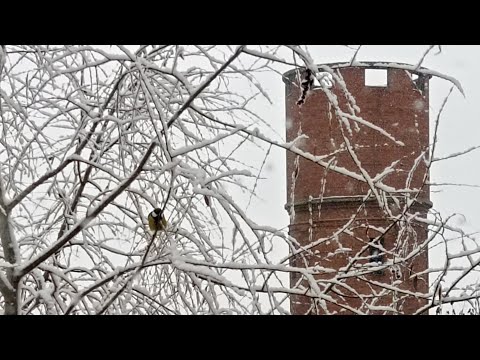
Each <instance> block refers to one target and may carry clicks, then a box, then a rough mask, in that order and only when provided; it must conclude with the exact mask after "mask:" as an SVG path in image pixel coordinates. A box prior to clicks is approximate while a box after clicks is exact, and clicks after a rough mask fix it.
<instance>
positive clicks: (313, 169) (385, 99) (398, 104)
mask: <svg viewBox="0 0 480 360" xmlns="http://www.w3.org/2000/svg"><path fill="white" fill-rule="evenodd" d="M340 73H341V76H342V77H343V79H344V81H345V83H346V85H347V88H348V90H349V91H350V93H351V94H352V95H353V96H354V98H355V100H356V104H357V105H358V106H359V107H360V110H361V111H360V112H359V113H358V115H359V116H361V117H362V118H363V119H365V120H367V121H369V122H371V123H372V124H375V125H377V126H378V127H381V128H382V129H384V130H385V131H386V132H388V133H389V134H391V135H392V136H393V137H394V138H395V139H396V140H398V141H401V142H402V143H403V144H404V146H401V145H399V144H396V143H395V142H394V141H392V140H390V139H388V138H387V137H385V136H384V135H382V134H380V133H379V132H377V131H374V130H372V129H370V128H367V127H366V126H364V125H361V124H358V126H359V131H357V129H356V127H355V125H354V122H353V121H350V122H349V123H350V128H351V130H352V133H351V134H350V133H349V132H348V130H347V129H346V128H345V127H343V134H342V127H341V126H340V125H339V120H338V117H337V116H336V114H335V109H334V108H333V107H332V106H330V105H329V102H328V100H327V97H326V95H325V94H324V92H323V91H322V90H320V89H316V90H313V91H312V92H311V93H310V95H309V96H308V97H307V99H306V102H305V104H304V105H303V106H301V107H299V106H298V105H296V101H297V99H298V98H299V95H300V91H299V87H298V82H297V78H296V76H292V74H290V76H289V75H288V74H287V76H288V77H289V79H287V80H286V81H285V83H286V117H287V141H291V140H292V139H294V138H295V137H297V135H298V134H299V133H302V134H305V135H307V136H308V137H309V139H308V140H306V141H303V142H302V143H301V144H300V145H299V147H300V148H302V149H303V150H305V151H308V152H310V153H312V154H314V155H316V156H322V155H328V154H331V156H329V157H327V158H326V159H325V160H326V161H330V160H333V161H334V163H336V165H337V166H339V167H343V168H346V169H348V170H350V171H354V172H356V173H360V171H359V169H358V167H357V165H356V164H355V163H354V162H353V160H352V159H351V155H350V154H349V153H348V152H347V151H346V149H345V147H342V144H345V141H344V138H343V136H347V137H348V139H349V141H350V142H351V144H354V146H355V152H356V154H357V156H358V158H359V160H360V162H361V164H362V167H363V168H364V169H365V170H366V171H367V172H368V173H369V175H370V176H371V177H372V178H373V177H375V175H376V174H377V173H380V172H382V171H383V170H384V169H385V168H386V167H387V166H390V165H391V164H392V163H393V162H394V161H398V164H397V165H396V166H395V171H394V172H392V173H391V174H389V175H387V176H386V177H385V178H384V179H383V183H384V184H386V185H389V186H393V187H395V188H397V189H414V188H417V189H422V192H421V194H420V196H419V202H420V204H417V205H416V206H414V207H413V208H412V209H410V213H411V212H415V211H416V212H419V213H420V214H423V215H424V216H426V212H427V211H428V205H424V206H422V205H421V203H426V204H428V203H429V189H428V186H424V185H423V183H424V179H425V173H426V166H425V162H424V161H418V158H419V157H421V155H422V153H423V152H425V151H426V150H427V149H428V144H429V142H428V141H429V131H428V130H429V129H428V121H429V112H428V110H429V101H428V78H422V77H420V78H419V80H418V81H417V82H416V83H414V82H413V81H412V80H411V78H410V76H409V74H408V73H407V72H406V71H405V70H400V69H389V70H388V86H387V87H367V86H365V75H364V74H365V69H364V68H357V67H349V68H343V69H340ZM333 91H334V93H335V95H336V97H337V100H338V102H339V104H340V107H341V109H342V110H343V111H344V112H348V110H347V107H346V101H345V96H344V94H343V92H342V91H341V90H340V89H339V88H338V87H336V86H334V88H333ZM299 129H301V131H299ZM295 158H296V156H295V155H294V154H292V153H291V152H288V153H287V204H292V203H293V204H296V206H295V217H294V221H293V223H292V224H291V225H290V234H291V235H292V236H294V237H295V238H296V239H297V240H298V241H299V242H300V243H301V244H302V245H303V246H305V245H308V244H310V243H311V242H313V241H319V239H322V238H328V237H330V236H332V234H334V233H335V232H337V231H338V230H339V229H340V228H341V227H343V226H344V225H345V224H346V223H347V221H348V220H349V219H350V218H351V217H352V216H353V215H355V214H356V218H355V221H354V222H353V223H352V225H351V227H350V228H349V229H350V230H351V231H352V232H353V236H351V233H350V235H348V234H347V233H345V232H344V233H341V234H339V236H338V237H337V240H335V241H332V240H330V241H328V242H327V241H324V242H321V243H320V244H318V245H317V246H315V247H313V248H312V249H310V250H311V251H312V253H308V254H306V256H305V259H307V261H308V264H305V263H304V260H302V259H301V258H299V257H297V258H294V259H293V260H292V264H293V265H296V266H315V265H320V266H323V267H326V268H333V269H337V270H338V269H341V268H342V267H345V266H346V265H347V264H348V262H349V260H350V259H351V257H352V256H354V255H355V254H357V252H358V251H360V250H361V249H362V247H365V245H366V244H367V243H368V241H369V238H370V237H372V236H373V237H375V236H379V235H380V232H378V231H375V230H373V227H377V228H384V229H387V228H389V226H391V229H390V230H389V231H388V232H387V233H386V234H385V236H384V239H385V245H384V246H385V249H386V250H388V251H391V254H390V255H387V256H388V257H389V258H393V254H394V253H402V254H403V253H406V252H408V251H410V250H412V249H414V248H416V247H417V246H418V244H420V243H422V242H423V241H424V240H425V239H426V236H427V232H426V229H425V228H424V227H422V226H420V225H418V224H417V225H414V226H413V228H412V229H413V231H410V233H409V234H404V233H400V234H399V233H398V229H399V228H400V227H399V224H394V225H393V226H392V222H391V220H390V219H389V218H387V217H386V215H385V213H384V212H383V211H381V210H380V209H379V207H378V205H377V203H376V202H375V201H369V202H367V203H366V204H365V206H364V207H360V206H361V202H358V201H347V200H348V199H345V201H335V202H322V204H321V206H319V205H318V204H317V203H315V204H313V205H311V206H310V207H309V206H308V205H301V204H304V203H305V202H306V201H308V200H309V198H310V197H312V198H318V197H320V196H322V197H327V198H328V197H332V196H335V197H352V196H356V195H361V194H366V193H367V191H368V189H369V187H368V185H367V184H366V183H365V182H361V181H358V180H355V179H352V178H349V177H347V176H345V175H342V174H338V173H335V172H333V171H332V170H328V171H327V170H326V169H325V168H324V167H322V166H319V165H317V164H315V163H313V162H311V161H308V160H305V159H303V158H300V159H298V160H299V162H298V164H299V167H298V168H297V169H296V166H295ZM412 168H415V170H414V171H413V173H411V169H412ZM292 174H297V177H296V179H295V180H294V181H295V182H294V184H293V183H292V181H293V177H292ZM292 185H294V186H292ZM292 189H293V191H292ZM350 200H351V198H350ZM359 207H360V211H359ZM392 209H393V210H394V212H395V210H396V209H395V207H393V208H392ZM397 210H398V209H397ZM367 229H368V231H367ZM341 248H346V249H347V250H342V249H341ZM367 255H369V254H368V251H366V252H365V256H367ZM366 262H368V261H367V260H359V261H357V262H356V263H355V264H356V265H358V264H362V263H366ZM427 266H428V257H427V253H426V251H424V252H422V253H421V255H419V256H417V257H415V259H414V260H413V262H412V261H407V262H405V263H402V264H399V268H400V269H401V275H400V278H397V277H396V275H395V274H394V273H392V272H391V271H390V270H386V271H384V272H383V275H377V274H368V275H365V276H362V277H358V278H356V279H349V280H347V281H346V282H345V283H346V284H348V285H349V286H352V287H353V288H354V290H355V291H356V292H357V294H354V293H352V292H350V291H349V290H348V289H346V288H342V287H339V286H335V287H333V288H332V289H331V290H330V291H329V293H328V295H330V296H333V297H335V298H336V299H337V300H338V299H340V295H339V294H338V293H339V292H343V298H342V299H341V300H340V302H342V303H343V304H346V305H348V306H351V307H354V308H357V309H361V310H363V311H364V310H365V307H364V306H363V307H362V300H360V299H359V295H358V294H360V296H362V297H364V299H363V301H366V302H369V303H371V304H375V305H385V304H391V303H392V301H393V302H396V308H397V309H398V310H399V311H401V312H403V313H413V312H414V311H415V310H416V309H418V308H419V307H420V306H421V305H423V304H425V302H424V301H420V300H418V299H417V298H415V297H413V296H408V297H405V298H403V299H402V295H401V294H398V293H397V294H392V292H387V293H386V294H385V295H382V294H380V295H379V296H375V299H376V300H374V301H373V302H372V294H375V293H376V292H378V291H380V290H379V288H378V287H376V286H374V285H372V281H373V282H382V283H386V284H392V283H393V282H394V281H399V280H400V281H402V284H401V285H399V287H400V288H402V289H406V290H408V291H411V292H413V293H425V292H426V291H427V289H428V278H427V276H425V275H423V276H420V277H418V278H417V280H415V281H414V280H412V279H411V278H410V275H411V274H413V273H417V272H419V271H421V270H425V269H426V268H427ZM334 275H337V274H331V273H327V274H322V273H319V274H318V275H316V279H317V280H318V281H319V283H318V284H319V287H320V288H321V289H323V288H324V287H325V286H328V284H329V282H328V279H331V278H332V277H333V276H334ZM291 280H292V285H294V284H295V283H296V280H297V278H296V277H295V276H293V277H292V279H291ZM377 295H378V294H377ZM369 296H370V298H369ZM291 303H292V305H291V309H292V313H294V314H303V313H306V312H307V310H308V309H309V308H310V306H311V301H310V298H309V297H307V296H294V297H292V302H291ZM329 310H335V311H340V310H342V308H341V307H337V306H331V305H329ZM343 311H345V310H343ZM315 312H316V311H313V313H315ZM320 313H322V312H321V311H320ZM340 313H341V312H340ZM345 313H349V311H345ZM372 313H374V312H372ZM380 313H381V312H380Z"/></svg>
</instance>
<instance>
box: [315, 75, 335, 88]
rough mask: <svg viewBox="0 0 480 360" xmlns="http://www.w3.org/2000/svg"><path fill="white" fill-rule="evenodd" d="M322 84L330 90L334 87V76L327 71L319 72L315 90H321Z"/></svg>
mask: <svg viewBox="0 0 480 360" xmlns="http://www.w3.org/2000/svg"><path fill="white" fill-rule="evenodd" d="M319 79H320V80H319ZM320 83H322V84H323V85H324V86H325V87H326V88H327V89H330V88H331V87H332V86H333V75H332V74H330V73H329V72H326V71H324V72H319V73H318V74H317V76H316V77H315V80H314V82H313V88H320V87H321V85H320Z"/></svg>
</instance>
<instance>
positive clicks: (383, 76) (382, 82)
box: [365, 69, 388, 87]
mask: <svg viewBox="0 0 480 360" xmlns="http://www.w3.org/2000/svg"><path fill="white" fill-rule="evenodd" d="M387 85H388V72H387V69H365V86H380V87H387Z"/></svg>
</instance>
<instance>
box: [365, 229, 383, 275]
mask: <svg viewBox="0 0 480 360" xmlns="http://www.w3.org/2000/svg"><path fill="white" fill-rule="evenodd" d="M370 243H371V244H373V245H375V246H371V245H370V247H369V250H370V262H371V263H377V264H378V265H380V264H383V262H384V254H383V252H382V251H381V250H380V249H379V248H378V247H379V246H381V247H383V246H384V244H385V241H384V239H383V237H381V238H370ZM375 274H376V275H382V274H383V271H382V270H378V271H375Z"/></svg>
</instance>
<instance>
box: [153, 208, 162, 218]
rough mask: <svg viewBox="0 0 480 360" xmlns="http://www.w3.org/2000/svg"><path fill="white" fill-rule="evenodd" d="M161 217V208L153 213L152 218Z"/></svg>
mask: <svg viewBox="0 0 480 360" xmlns="http://www.w3.org/2000/svg"><path fill="white" fill-rule="evenodd" d="M161 215H162V209H160V208H155V209H153V211H152V216H153V217H157V216H161Z"/></svg>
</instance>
